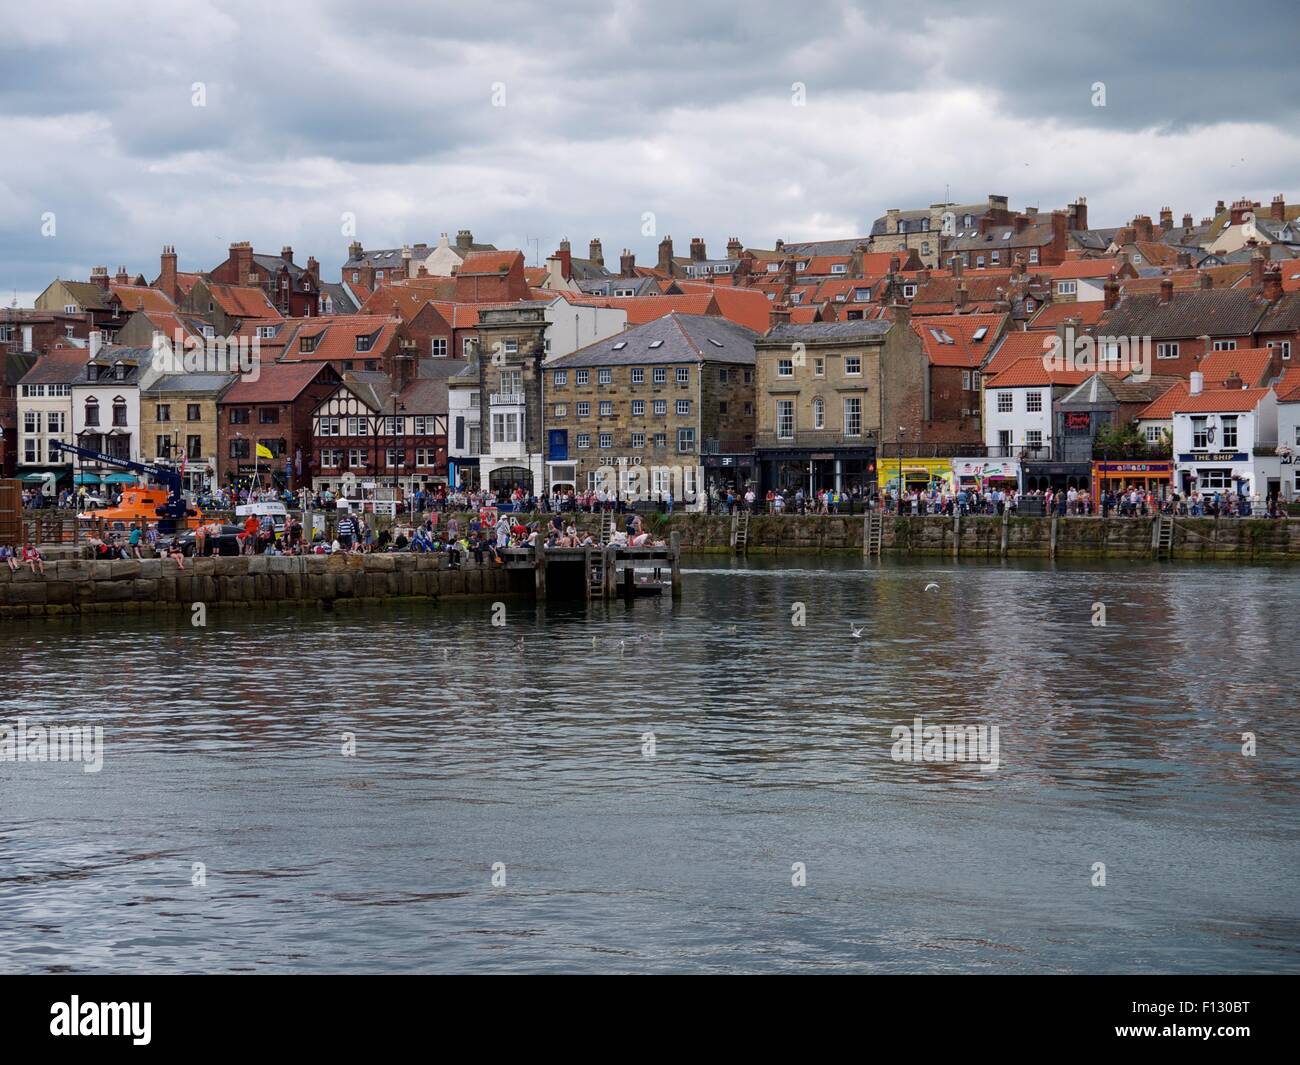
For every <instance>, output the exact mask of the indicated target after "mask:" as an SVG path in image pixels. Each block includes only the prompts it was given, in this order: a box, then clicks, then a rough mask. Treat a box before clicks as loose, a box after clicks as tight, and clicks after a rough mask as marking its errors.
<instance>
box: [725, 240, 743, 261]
mask: <svg viewBox="0 0 1300 1065" xmlns="http://www.w3.org/2000/svg"><path fill="white" fill-rule="evenodd" d="M744 250H745V246H744V245H743V244H741V243H740V238H739V237H731V238H730V239H729V240H728V241H727V258H728V259H739V258H740V253H741V252H742V251H744Z"/></svg>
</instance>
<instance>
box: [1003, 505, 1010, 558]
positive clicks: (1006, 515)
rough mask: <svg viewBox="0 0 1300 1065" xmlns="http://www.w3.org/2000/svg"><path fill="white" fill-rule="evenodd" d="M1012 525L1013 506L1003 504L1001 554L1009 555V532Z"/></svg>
mask: <svg viewBox="0 0 1300 1065" xmlns="http://www.w3.org/2000/svg"><path fill="white" fill-rule="evenodd" d="M1010 525H1011V508H1010V507H1008V506H1007V505H1006V504H1003V506H1002V548H1001V555H1002V557H1003V558H1006V557H1007V532H1008V529H1009V527H1010Z"/></svg>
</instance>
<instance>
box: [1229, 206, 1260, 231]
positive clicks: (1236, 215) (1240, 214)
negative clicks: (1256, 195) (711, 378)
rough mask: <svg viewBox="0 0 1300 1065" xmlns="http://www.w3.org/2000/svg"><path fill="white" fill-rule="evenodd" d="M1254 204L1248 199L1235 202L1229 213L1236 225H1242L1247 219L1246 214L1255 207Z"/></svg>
mask: <svg viewBox="0 0 1300 1065" xmlns="http://www.w3.org/2000/svg"><path fill="white" fill-rule="evenodd" d="M1254 206H1255V205H1254V204H1252V203H1251V202H1250V201H1249V200H1246V199H1241V200H1238V201H1237V202H1236V203H1234V204H1233V205H1232V211H1231V212H1230V213H1229V215H1228V217H1229V218H1230V219H1231V220H1232V224H1233V225H1234V226H1239V225H1241V223H1242V222H1244V221H1245V220H1246V215H1248V214H1249V213H1250V212H1251V211H1252V210H1253V209H1254Z"/></svg>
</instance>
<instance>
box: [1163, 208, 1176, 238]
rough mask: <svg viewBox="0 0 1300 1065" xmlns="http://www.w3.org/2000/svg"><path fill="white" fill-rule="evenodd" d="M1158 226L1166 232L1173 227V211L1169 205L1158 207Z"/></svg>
mask: <svg viewBox="0 0 1300 1065" xmlns="http://www.w3.org/2000/svg"><path fill="white" fill-rule="evenodd" d="M1160 228H1161V229H1163V230H1164V231H1165V232H1166V233H1167V232H1169V230H1171V229H1173V228H1174V212H1173V208H1171V207H1161V208H1160Z"/></svg>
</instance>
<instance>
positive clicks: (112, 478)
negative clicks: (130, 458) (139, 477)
mask: <svg viewBox="0 0 1300 1065" xmlns="http://www.w3.org/2000/svg"><path fill="white" fill-rule="evenodd" d="M135 482H136V476H135V474H134V473H110V474H108V475H107V476H106V477H105V478H104V483H105V484H135Z"/></svg>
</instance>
